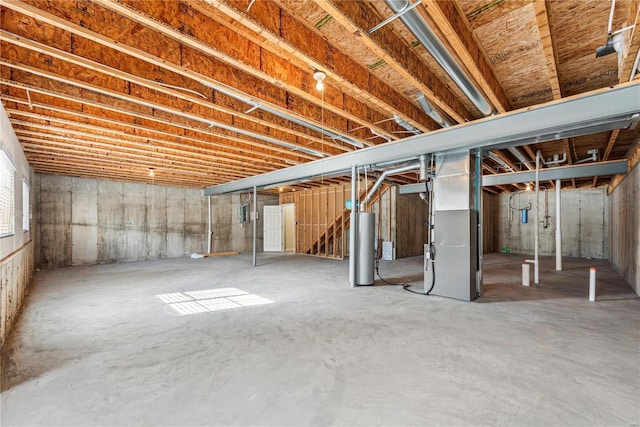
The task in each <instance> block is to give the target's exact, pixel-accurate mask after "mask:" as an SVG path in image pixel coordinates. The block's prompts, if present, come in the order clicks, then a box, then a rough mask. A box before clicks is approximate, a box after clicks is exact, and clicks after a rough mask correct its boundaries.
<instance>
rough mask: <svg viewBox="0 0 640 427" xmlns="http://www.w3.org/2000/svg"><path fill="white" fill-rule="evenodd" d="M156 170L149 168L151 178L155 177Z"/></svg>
mask: <svg viewBox="0 0 640 427" xmlns="http://www.w3.org/2000/svg"><path fill="white" fill-rule="evenodd" d="M154 175H155V170H154V169H153V168H149V176H154Z"/></svg>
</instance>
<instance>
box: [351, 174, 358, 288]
mask: <svg viewBox="0 0 640 427" xmlns="http://www.w3.org/2000/svg"><path fill="white" fill-rule="evenodd" d="M357 170H358V167H357V166H356V165H353V166H351V214H350V217H351V218H350V225H349V283H350V284H351V287H352V288H353V287H355V286H356V268H357V265H356V260H357V256H356V254H357V247H356V241H357V236H356V230H357V229H358V224H357V222H358V215H357V213H356V203H357V202H356V201H357V200H358V194H357V191H356V183H357V180H358V177H357Z"/></svg>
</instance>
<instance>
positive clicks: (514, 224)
mask: <svg viewBox="0 0 640 427" xmlns="http://www.w3.org/2000/svg"><path fill="white" fill-rule="evenodd" d="M510 195H511V194H500V195H498V196H496V200H495V211H494V221H495V222H494V225H495V226H494V230H495V232H494V241H493V243H494V245H493V246H494V250H495V251H503V250H504V248H505V247H507V246H508V247H509V250H510V252H512V253H520V254H533V252H534V232H533V230H534V213H535V193H534V192H521V193H516V194H515V195H514V197H513V200H512V204H513V205H514V206H515V207H524V206H525V205H527V204H528V203H531V210H529V218H528V223H527V224H522V222H521V220H520V211H519V210H515V211H512V213H510V209H509V197H510ZM547 196H548V215H549V218H548V226H547V227H546V228H545V227H544V226H543V224H542V221H544V216H545V211H544V204H545V194H544V191H541V192H540V217H539V218H540V221H541V223H540V226H539V235H538V238H539V249H540V255H554V254H555V229H556V219H555V214H556V213H555V210H556V207H555V206H556V204H555V190H554V189H552V188H550V189H549V191H548V193H547ZM608 205H609V199H608V197H607V190H606V187H600V188H586V189H563V190H562V192H561V218H560V219H561V226H562V255H563V256H567V257H579V258H588V257H591V258H599V259H608V258H609V237H608V235H609V208H608ZM486 238H490V237H489V236H486V235H485V239H486Z"/></svg>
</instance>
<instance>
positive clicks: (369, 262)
mask: <svg viewBox="0 0 640 427" xmlns="http://www.w3.org/2000/svg"><path fill="white" fill-rule="evenodd" d="M375 224H376V215H375V214H374V213H369V212H358V234H357V236H358V244H357V245H356V248H357V257H358V258H357V259H358V262H357V263H356V285H357V286H366V285H373V282H374V281H375V276H374V273H375V241H376V240H375V239H376V233H375Z"/></svg>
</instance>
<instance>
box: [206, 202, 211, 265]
mask: <svg viewBox="0 0 640 427" xmlns="http://www.w3.org/2000/svg"><path fill="white" fill-rule="evenodd" d="M207 197H208V199H209V200H208V205H209V209H208V212H209V216H208V218H209V220H208V221H207V222H208V224H209V225H208V227H207V253H208V254H210V253H211V196H207Z"/></svg>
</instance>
